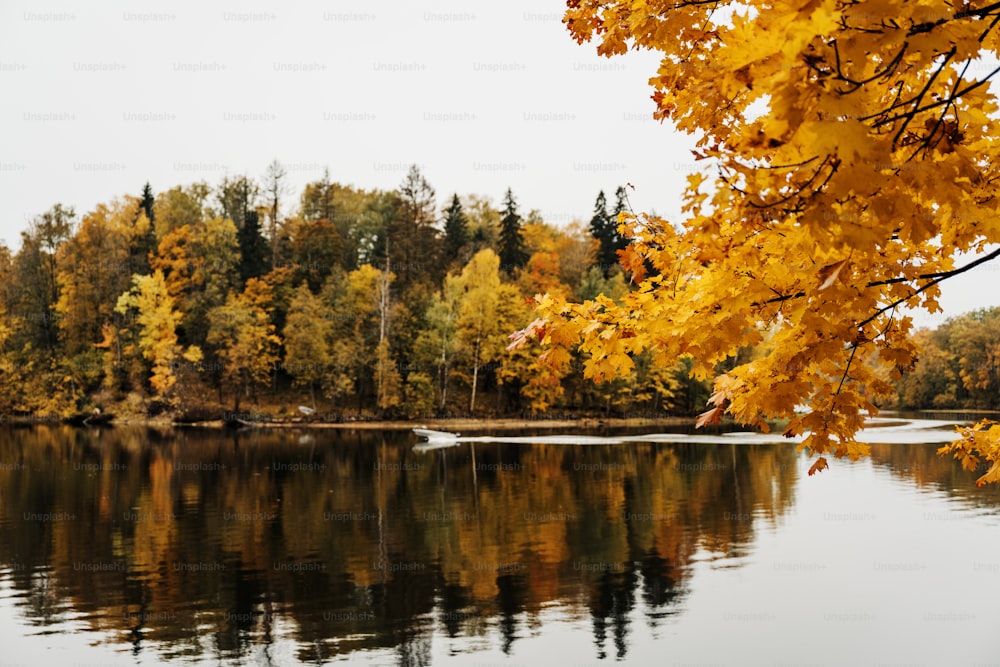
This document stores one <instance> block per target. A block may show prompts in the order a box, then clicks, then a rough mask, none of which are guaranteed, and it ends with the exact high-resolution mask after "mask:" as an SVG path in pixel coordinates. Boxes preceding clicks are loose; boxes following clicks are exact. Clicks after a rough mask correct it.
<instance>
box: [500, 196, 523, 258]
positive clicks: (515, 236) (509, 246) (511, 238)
mask: <svg viewBox="0 0 1000 667" xmlns="http://www.w3.org/2000/svg"><path fill="white" fill-rule="evenodd" d="M503 205H504V208H503V217H502V218H500V240H499V243H498V246H499V248H498V250H499V255H500V268H501V269H503V270H504V271H506V272H507V273H508V274H511V273H513V272H514V269H519V268H521V267H523V266H524V265H525V263H527V261H528V251H527V250H525V247H524V236H523V235H522V233H521V216H520V214H518V212H517V202H516V201H514V193H513V192H512V191H511V189H510V188H507V194H506V195H504V200H503Z"/></svg>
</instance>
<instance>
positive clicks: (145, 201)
mask: <svg viewBox="0 0 1000 667" xmlns="http://www.w3.org/2000/svg"><path fill="white" fill-rule="evenodd" d="M154 203H156V197H154V196H153V188H152V186H150V184H149V181H146V184H145V185H144V186H142V200H141V201H140V202H139V206H141V207H142V210H143V211H145V212H146V217H147V218H148V219H149V222H150V224H152V223H154V222H156V214H155V213H154V212H153V204H154Z"/></svg>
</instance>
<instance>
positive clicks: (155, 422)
mask: <svg viewBox="0 0 1000 667" xmlns="http://www.w3.org/2000/svg"><path fill="white" fill-rule="evenodd" d="M695 419H696V418H695V417H666V416H665V417H580V418H579V419H569V418H565V417H563V418H558V419H525V418H510V417H499V418H474V417H451V418H438V419H422V420H371V421H365V420H358V421H343V422H319V421H315V422H310V421H263V420H261V421H245V422H240V423H239V424H238V425H235V426H234V425H233V424H232V423H227V422H226V421H224V420H222V419H214V420H207V421H198V422H177V421H174V420H173V419H169V418H156V417H152V418H145V417H121V418H115V419H114V420H113V421H111V422H109V423H106V424H101V425H99V426H89V428H109V427H110V428H114V427H116V426H145V427H150V428H165V427H169V428H196V429H226V428H230V429H278V430H281V429H284V430H296V429H300V430H325V429H338V430H361V431H373V430H381V431H409V430H411V429H414V428H428V429H432V430H439V431H450V432H455V431H458V432H470V431H511V430H524V429H539V430H550V429H559V428H631V427H642V426H687V425H690V426H693V425H694V421H695ZM0 424H6V425H12V426H36V425H56V424H66V422H64V421H62V420H45V419H30V418H27V419H26V418H17V417H13V418H12V417H10V416H5V417H3V418H2V421H0ZM67 425H70V426H75V427H77V428H80V427H88V426H87V425H82V426H77V425H73V424H67Z"/></svg>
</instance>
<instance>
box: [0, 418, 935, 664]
mask: <svg viewBox="0 0 1000 667" xmlns="http://www.w3.org/2000/svg"><path fill="white" fill-rule="evenodd" d="M0 435H2V437H0V463H3V464H4V465H3V466H2V467H0V507H2V512H3V515H2V523H0V563H2V566H3V568H4V570H3V573H2V574H0V580H3V583H4V584H5V585H6V586H8V587H10V588H11V589H12V591H13V597H14V598H15V599H16V600H19V602H18V604H19V606H18V608H17V609H18V611H17V614H18V615H19V620H18V622H19V623H20V624H23V625H36V626H50V627H51V628H52V629H53V631H54V632H56V633H59V632H79V623H81V622H82V623H84V624H85V625H86V628H87V629H88V631H92V632H95V633H99V634H100V635H101V636H102V638H103V639H105V640H107V641H111V642H113V643H115V644H118V645H119V646H120V647H121V650H128V649H131V650H132V651H133V652H134V653H135V654H137V655H138V654H149V653H152V654H153V655H154V656H160V657H162V658H164V659H178V660H182V661H186V662H209V661H212V662H218V661H219V660H220V659H227V660H228V659H233V660H239V659H245V658H247V656H251V655H252V656H255V657H259V658H260V659H262V660H267V659H268V658H267V652H268V651H270V650H271V647H272V645H273V644H275V643H276V642H280V641H286V642H294V643H295V645H296V647H297V652H296V657H297V658H298V659H299V660H301V661H302V662H306V663H314V664H321V663H323V662H324V661H329V660H331V659H334V658H336V657H338V656H341V657H342V656H346V655H350V654H352V653H354V652H357V651H371V650H381V651H387V650H388V651H392V652H394V653H395V656H396V660H397V661H398V662H399V664H404V665H427V664H429V663H430V661H431V650H432V641H433V640H434V638H435V637H440V638H444V641H445V642H446V643H447V644H448V645H449V646H450V647H451V648H450V650H451V651H453V652H475V651H478V650H482V649H484V648H497V647H499V649H500V650H502V651H503V653H505V654H507V655H512V654H513V653H514V651H515V647H516V646H517V642H518V641H519V639H520V638H521V637H523V636H525V633H526V632H528V631H529V630H531V629H532V628H533V627H535V626H537V624H538V619H540V618H541V617H542V615H543V614H548V613H553V610H555V613H559V614H561V615H563V616H565V617H566V618H576V619H580V620H583V619H588V618H589V623H590V625H591V628H592V633H593V642H594V644H595V649H594V655H595V657H597V658H599V659H603V658H605V657H609V656H610V655H613V656H615V657H616V658H624V657H626V656H628V654H629V635H630V632H631V631H632V627H631V626H632V624H634V623H636V622H637V621H638V620H639V619H642V620H643V621H644V622H645V623H646V624H648V625H649V626H651V627H657V626H659V625H662V624H663V623H664V622H665V621H666V619H668V618H669V617H670V616H671V615H673V614H675V613H677V612H678V610H679V609H680V608H681V606H682V605H683V604H684V599H685V596H686V595H687V592H688V580H689V577H690V572H691V569H692V557H693V556H694V555H695V553H696V552H699V551H701V552H704V551H708V552H714V553H717V554H720V555H723V556H740V555H741V554H743V553H745V552H746V550H747V546H748V545H749V544H750V543H751V542H752V540H753V539H754V531H755V529H759V527H760V526H761V525H773V524H774V523H775V522H776V521H778V519H779V518H780V517H781V516H782V515H783V514H785V513H786V512H787V511H788V509H789V508H790V507H791V506H792V503H793V502H794V498H795V489H796V484H797V475H798V472H797V465H796V464H797V461H798V454H797V453H796V452H795V451H794V447H793V446H789V445H760V446H753V447H748V446H738V445H714V446H713V445H692V444H664V443H632V444H628V445H615V446H602V445H590V446H585V447H584V446H567V445H546V444H490V445H482V444H480V445H475V446H471V445H468V444H466V445H460V446H458V447H455V448H452V449H447V450H436V451H431V452H425V453H418V452H415V451H413V448H412V445H413V443H414V439H413V437H412V436H411V435H410V434H409V433H406V432H379V431H349V432H340V431H316V432H312V433H307V434H303V433H294V432H288V431H274V432H271V431H264V430H260V431H253V432H249V433H238V432H236V433H234V432H217V431H195V430H165V431H155V430H148V429H128V428H117V429H111V430H74V429H70V428H63V427H46V426H38V427H32V428H21V429H6V430H5V431H4V432H3V433H2V434H0ZM898 451H899V450H898V449H896V450H888V449H886V450H882V449H880V448H879V447H877V446H876V447H875V448H874V458H875V461H876V464H877V465H892V466H902V461H896V460H895V459H894V457H897V456H902V455H901V454H897V452H898ZM921 457H922V458H920V459H919V461H917V464H918V468H919V470H917V471H916V473H915V474H917V475H918V477H919V480H920V481H921V483H940V484H941V486H942V488H948V489H950V488H951V487H952V486H955V483H954V481H953V480H951V477H952V476H954V475H955V472H954V471H955V466H954V464H953V463H952V462H951V461H947V460H942V459H939V458H936V457H934V456H933V454H932V452H931V454H929V455H927V456H924V455H923V454H921ZM907 460H908V461H909V462H911V463H912V462H913V461H914V459H913V457H912V456H910V458H908V459H907ZM69 615H73V616H74V617H75V622H76V624H77V625H74V626H73V627H72V628H70V627H68V626H64V625H62V624H64V623H65V621H66V618H67V616H69ZM539 631H540V632H542V633H544V632H545V629H544V628H541V630H539ZM612 644H613V648H612V646H611V645H612Z"/></svg>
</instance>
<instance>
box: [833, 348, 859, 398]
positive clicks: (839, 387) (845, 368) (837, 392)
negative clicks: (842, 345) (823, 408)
mask: <svg viewBox="0 0 1000 667" xmlns="http://www.w3.org/2000/svg"><path fill="white" fill-rule="evenodd" d="M858 347H859V346H858V344H857V343H851V357H850V359H848V360H847V366H845V367H844V374H843V375H842V376H841V377H840V384H838V385H837V391H835V392H833V395H834V396H838V395H840V390H841V389H843V388H844V380H846V379H847V374H848V373H849V372H850V370H851V364H852V363H854V355H855V354H857V352H858Z"/></svg>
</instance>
